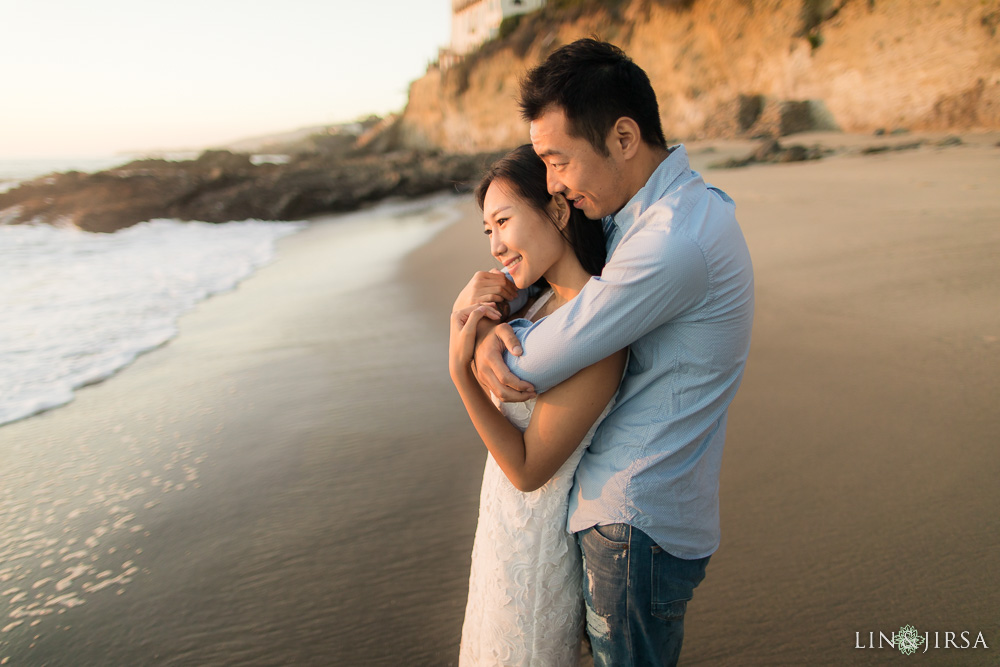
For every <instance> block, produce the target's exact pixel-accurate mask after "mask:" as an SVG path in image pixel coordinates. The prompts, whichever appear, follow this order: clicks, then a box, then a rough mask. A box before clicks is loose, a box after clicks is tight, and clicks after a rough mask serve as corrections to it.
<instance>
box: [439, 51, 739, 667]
mask: <svg viewBox="0 0 1000 667" xmlns="http://www.w3.org/2000/svg"><path fill="white" fill-rule="evenodd" d="M519 102H520V106H521V111H522V114H523V116H524V117H525V119H526V120H528V121H529V122H530V136H531V145H530V146H522V147H521V148H519V149H517V150H515V151H513V152H512V153H510V154H509V155H507V156H506V157H504V158H502V159H501V160H499V161H498V162H497V163H496V164H494V165H493V167H492V168H491V169H490V170H489V171H488V172H487V174H486V176H485V177H484V179H483V181H482V182H481V183H480V185H479V188H478V190H477V193H476V194H477V199H478V202H479V205H480V207H481V208H482V209H483V225H484V231H485V233H486V236H487V237H488V239H489V244H490V251H491V253H492V254H493V256H494V257H495V258H496V259H497V260H498V261H500V262H501V263H502V264H503V265H504V271H503V272H499V271H492V272H480V273H477V274H476V275H475V276H474V277H473V279H472V280H471V281H470V283H469V284H468V285H467V286H466V288H465V289H463V290H462V292H461V293H460V294H459V297H458V299H457V300H456V302H455V307H454V312H453V313H452V318H451V336H450V345H449V370H450V372H451V377H452V380H453V381H454V383H455V386H456V387H457V389H458V392H459V394H460V396H461V398H462V401H463V403H464V404H465V407H466V410H467V411H468V413H469V416H470V418H471V419H472V422H473V424H474V426H475V428H476V430H477V431H478V433H479V435H480V437H481V438H482V440H483V442H484V444H485V445H486V447H487V449H488V450H489V456H488V458H487V463H486V471H485V473H484V478H483V487H482V492H481V497H480V511H479V524H478V527H477V529H476V538H475V544H474V546H473V553H472V572H471V575H470V580H469V599H468V604H467V608H466V614H465V623H464V626H463V629H462V645H461V653H460V663H461V664H462V665H540V666H545V667H550V666H554V665H575V664H577V662H578V659H579V653H580V642H581V639H582V635H583V628H586V633H587V635H588V636H589V638H590V643H591V650H592V652H593V656H594V662H595V665H598V666H599V667H602V666H611V665H615V666H617V665H671V664H675V663H676V662H677V659H678V656H679V654H680V649H681V642H682V639H683V631H684V630H683V629H684V613H685V610H686V605H687V602H688V601H689V600H690V599H691V598H692V595H693V592H694V589H695V587H697V586H698V584H699V583H700V582H701V581H702V579H703V578H704V576H705V568H706V566H707V564H708V560H709V557H710V556H711V554H712V553H713V552H714V551H715V550H716V549H717V548H718V545H719V511H718V505H719V471H720V465H721V459H722V448H723V442H724V439H725V433H726V415H727V409H728V406H729V404H730V402H731V401H732V399H733V396H734V395H735V393H736V390H737V388H738V386H739V383H740V380H741V378H742V375H743V369H744V366H745V364H746V359H747V354H748V351H749V346H750V329H751V323H752V319H753V272H752V268H751V264H750V255H749V253H748V251H747V247H746V243H745V241H744V238H743V234H742V232H741V231H740V228H739V225H738V224H737V222H736V218H735V215H734V204H733V201H732V200H731V199H730V198H729V197H728V196H727V195H726V194H725V193H723V192H722V191H720V190H717V189H715V188H712V187H711V186H709V185H707V184H706V183H705V182H704V181H703V180H702V179H701V177H700V176H699V175H698V173H697V172H694V171H692V170H691V168H690V165H689V163H688V157H687V153H686V151H685V149H684V147H683V146H674V147H668V146H667V143H666V139H665V137H664V134H663V130H662V128H661V124H660V116H659V109H658V106H657V102H656V95H655V93H654V92H653V89H652V87H651V85H650V83H649V79H648V77H647V76H646V74H645V72H643V70H642V69H641V68H639V67H638V66H637V65H636V64H634V63H633V62H632V61H631V60H630V59H629V58H628V57H627V56H626V55H625V54H624V53H623V52H622V51H621V50H620V49H618V48H617V47H615V46H613V45H611V44H607V43H604V42H598V41H595V40H591V39H585V40H579V41H577V42H573V43H572V44H569V45H567V46H564V47H562V48H560V49H559V50H557V51H555V52H553V53H552V54H551V55H550V56H549V57H548V59H547V60H546V61H545V62H544V63H542V64H541V65H539V66H538V67H536V68H534V69H533V70H531V71H530V72H529V73H528V75H527V77H526V78H525V79H524V80H523V82H522V84H521V91H520V100H519ZM508 308H509V310H510V311H511V312H510V313H509V314H508V313H507V312H504V311H506V310H507V309H508ZM508 315H509V318H508Z"/></svg>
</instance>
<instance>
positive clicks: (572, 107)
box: [518, 39, 667, 155]
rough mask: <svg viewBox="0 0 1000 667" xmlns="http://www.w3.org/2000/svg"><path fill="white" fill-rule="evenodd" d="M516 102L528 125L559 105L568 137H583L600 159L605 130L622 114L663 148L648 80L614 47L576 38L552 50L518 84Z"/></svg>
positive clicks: (604, 148) (603, 152)
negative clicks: (563, 115)
mask: <svg viewBox="0 0 1000 667" xmlns="http://www.w3.org/2000/svg"><path fill="white" fill-rule="evenodd" d="M518 103H519V104H520V105H521V116H522V117H524V119H525V120H527V121H529V122H530V121H533V120H536V119H538V118H539V117H540V116H541V115H542V114H543V113H545V112H546V111H547V110H548V109H549V107H552V106H557V107H560V108H561V109H562V110H563V111H564V112H565V113H566V118H567V119H568V120H569V124H570V128H569V129H570V134H571V135H573V136H578V137H582V138H584V139H586V140H587V141H588V142H590V144H591V145H592V146H593V147H594V148H595V149H596V150H597V152H598V153H600V154H601V155H608V147H607V145H606V144H605V140H606V138H607V136H608V131H609V130H610V129H611V128H612V126H614V124H615V122H616V121H617V120H618V119H619V118H621V117H622V116H627V117H629V118H631V119H632V120H634V121H635V122H636V124H637V125H638V126H639V132H640V133H641V135H642V140H643V141H645V142H646V143H647V144H649V145H651V146H656V147H659V148H666V147H667V140H666V137H664V136H663V126H662V125H661V123H660V108H659V106H658V105H657V103H656V93H655V92H653V86H652V85H651V84H650V83H649V77H648V76H646V73H645V72H644V71H642V68H641V67H639V66H638V65H636V64H635V63H634V62H632V59H631V58H629V57H628V56H627V55H625V52H624V51H622V50H621V49H620V48H618V47H617V46H615V45H614V44H609V43H607V42H599V41H597V40H595V39H579V40H577V41H575V42H573V43H572V44H567V45H566V46H563V47H561V48H559V49H557V50H556V51H554V52H552V54H551V55H549V57H548V58H546V59H545V62H543V63H542V64H541V65H539V66H537V67H535V68H534V69H532V70H531V71H530V72H528V75H527V76H526V77H525V78H524V79H522V80H521V96H520V99H519V100H518Z"/></svg>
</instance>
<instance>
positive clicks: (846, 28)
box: [394, 0, 1000, 151]
mask: <svg viewBox="0 0 1000 667" xmlns="http://www.w3.org/2000/svg"><path fill="white" fill-rule="evenodd" d="M998 23H1000V0H950V1H949V2H940V1H938V0H551V1H550V2H549V3H548V4H547V5H546V7H545V8H543V9H542V10H539V11H537V12H534V13H532V14H527V15H524V16H521V17H515V18H513V19H508V20H507V21H505V22H504V24H503V25H502V26H501V30H500V34H499V35H498V37H497V38H496V39H494V40H492V41H490V42H488V43H486V44H484V45H483V47H482V48H481V49H480V50H478V51H477V52H475V53H473V54H471V55H469V56H468V57H466V58H465V59H464V60H462V61H461V62H459V63H458V64H456V65H454V66H452V67H450V68H447V69H441V68H436V67H432V68H431V69H429V70H428V72H427V74H426V75H425V76H424V77H423V78H421V79H419V80H418V81H415V82H414V83H413V85H412V86H411V89H410V98H409V103H408V105H407V107H406V109H405V111H404V112H403V114H402V116H401V118H400V120H399V122H398V123H397V127H395V128H394V132H395V139H394V143H395V144H396V145H398V146H406V147H413V148H432V147H433V148H439V149H443V150H447V151H482V150H497V149H501V148H506V147H509V146H513V145H516V144H518V143H521V142H523V141H525V140H526V139H527V128H526V125H525V124H524V123H523V121H521V120H520V118H519V117H518V113H517V107H516V103H515V100H516V95H517V82H518V78H519V77H520V76H521V75H522V74H523V73H524V72H525V71H526V70H527V69H528V68H530V67H531V66H532V65H534V64H536V63H538V62H540V61H541V60H542V59H544V57H545V56H546V55H547V54H548V53H550V52H551V51H552V50H554V49H556V48H558V47H559V46H561V45H563V44H566V43H569V42H570V41H572V40H574V39H577V38H580V37H585V36H597V37H599V38H602V39H606V40H608V41H611V42H614V43H616V44H618V45H619V46H621V47H622V48H623V49H625V51H626V52H627V53H628V54H629V55H630V56H631V57H632V58H633V60H635V61H636V62H637V63H638V64H639V65H640V66H641V67H643V69H645V70H646V72H647V73H648V74H649V76H650V80H651V81H652V82H653V86H654V88H655V89H656V90H657V94H658V97H659V99H660V106H661V116H662V118H663V122H664V129H665V131H666V132H667V134H668V135H670V136H672V137H673V138H675V139H690V138H697V137H737V136H781V135H785V134H789V133H792V132H799V131H803V130H809V129H841V130H844V131H851V132H871V131H874V130H875V129H877V128H886V129H889V130H892V129H899V128H905V129H912V130H953V129H970V128H997V127H1000V45H998V40H997V39H996V29H997V25H998Z"/></svg>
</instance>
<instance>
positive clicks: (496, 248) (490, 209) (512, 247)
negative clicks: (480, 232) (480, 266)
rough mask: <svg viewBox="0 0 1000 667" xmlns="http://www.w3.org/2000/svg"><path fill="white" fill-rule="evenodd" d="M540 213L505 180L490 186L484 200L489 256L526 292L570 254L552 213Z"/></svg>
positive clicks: (551, 206)
mask: <svg viewBox="0 0 1000 667" xmlns="http://www.w3.org/2000/svg"><path fill="white" fill-rule="evenodd" d="M549 206H550V208H551V209H552V210H551V211H540V210H538V209H537V208H535V207H534V206H532V205H531V204H529V203H527V202H526V201H524V200H523V199H521V197H519V196H518V195H516V194H514V193H513V192H512V189H511V188H510V187H509V186H508V185H507V184H506V183H505V182H503V181H502V180H495V181H493V182H492V183H491V184H490V187H489V189H487V191H486V197H485V198H484V200H483V226H484V227H485V230H484V231H485V232H486V235H487V236H488V237H489V239H490V252H491V253H492V254H493V256H494V257H496V258H497V260H499V261H500V263H501V264H503V265H504V267H505V268H506V270H507V272H508V273H510V277H511V278H513V279H514V284H515V285H517V287H518V288H519V289H523V288H525V287H527V286H528V285H531V284H533V283H534V282H535V281H537V280H538V279H539V278H541V277H542V276H543V275H545V273H546V272H547V271H548V270H549V269H550V268H551V267H552V266H553V265H555V264H556V263H557V262H559V261H560V260H562V259H563V258H564V257H565V256H566V253H567V251H569V252H572V251H571V249H570V246H569V243H567V242H566V240H565V239H564V238H563V237H562V234H560V233H559V230H558V229H556V226H555V224H553V222H552V219H551V218H550V217H549V215H548V214H549V213H554V212H555V210H556V206H555V203H554V202H552V203H550V205H549Z"/></svg>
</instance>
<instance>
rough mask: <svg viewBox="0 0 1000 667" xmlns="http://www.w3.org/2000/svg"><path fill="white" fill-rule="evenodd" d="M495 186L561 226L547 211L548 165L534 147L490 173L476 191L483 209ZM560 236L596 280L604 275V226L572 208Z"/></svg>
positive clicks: (503, 161)
mask: <svg viewBox="0 0 1000 667" xmlns="http://www.w3.org/2000/svg"><path fill="white" fill-rule="evenodd" d="M494 182H500V183H503V184H504V185H505V186H507V187H508V188H510V192H511V193H512V194H514V195H515V196H517V197H520V198H521V199H522V200H524V202H525V203H527V204H528V205H529V206H532V207H533V208H534V209H535V210H537V211H540V212H541V213H542V214H543V215H545V216H546V217H548V218H549V220H550V221H551V222H552V224H553V226H555V228H556V229H559V225H557V224H556V221H555V220H552V216H550V215H549V214H548V212H547V210H546V208H545V207H546V206H548V204H549V202H550V201H552V197H553V195H550V194H549V191H548V189H547V188H546V187H545V163H544V162H542V158H540V157H538V156H537V155H535V151H534V149H532V147H531V144H524V145H523V146H518V147H517V148H515V149H514V150H512V151H511V152H510V153H507V155H505V156H503V157H502V158H500V159H499V160H497V161H496V162H494V163H493V165H492V166H491V167H490V168H489V170H487V172H486V174H485V175H484V176H483V178H482V180H481V181H479V186H478V187H477V188H476V201H477V202H478V203H479V208H480V209H482V208H483V204H484V203H485V201H486V191H487V190H489V189H490V185H492V184H493V183H494ZM557 196H562V195H557ZM559 233H560V234H562V237H563V238H564V239H566V241H567V242H568V243H569V245H570V247H571V248H573V252H574V253H575V254H576V258H577V259H578V260H580V264H581V265H582V266H583V269H584V270H585V271H586V272H587V273H589V274H590V275H592V276H599V275H601V270H602V269H603V268H604V260H605V253H606V249H605V245H604V227H603V226H602V224H601V222H600V221H599V220H589V219H588V218H587V217H586V216H585V215H583V212H582V211H580V210H578V209H575V208H573V207H572V206H570V207H569V222H568V223H567V225H566V227H565V228H564V229H559Z"/></svg>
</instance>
